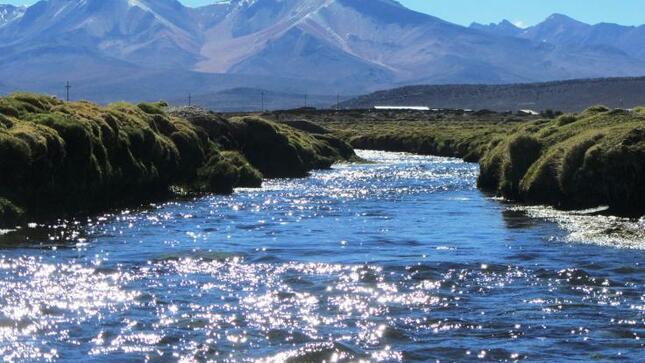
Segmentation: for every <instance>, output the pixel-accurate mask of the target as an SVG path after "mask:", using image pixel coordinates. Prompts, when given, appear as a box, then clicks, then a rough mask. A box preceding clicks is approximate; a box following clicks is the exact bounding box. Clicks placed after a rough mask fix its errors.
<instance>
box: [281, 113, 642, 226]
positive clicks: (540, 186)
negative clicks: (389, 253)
mask: <svg viewBox="0 0 645 363" xmlns="http://www.w3.org/2000/svg"><path fill="white" fill-rule="evenodd" d="M419 116H420V115H416V114H414V113H407V112H402V113H395V112H391V113H390V115H387V114H384V113H380V114H376V113H374V112H373V111H363V112H362V114H361V112H360V111H354V112H353V113H347V112H340V113H334V112H331V111H330V112H327V113H326V114H323V113H313V112H312V113H306V112H301V113H284V112H283V113H275V114H274V116H273V117H274V118H276V119H278V120H283V121H289V120H292V119H298V118H300V119H304V120H309V121H312V122H314V123H316V124H318V125H321V126H324V127H326V128H329V129H330V130H333V132H334V133H335V134H336V135H338V136H340V137H341V138H343V139H345V140H347V141H348V142H349V143H350V144H351V145H352V146H354V147H355V148H361V149H374V150H384V151H405V152H412V153H418V154H427V155H437V156H450V157H459V158H462V159H464V160H466V161H470V162H479V163H480V166H481V173H480V176H479V179H478V185H479V187H480V188H482V189H484V190H488V191H492V192H495V193H497V194H498V195H500V196H503V197H505V198H508V199H512V200H515V201H519V202H524V203H529V204H549V205H552V206H555V207H558V208H563V209H574V208H591V207H596V206H608V207H609V208H610V212H611V213H615V214H620V215H634V216H642V215H644V214H645V110H644V109H636V110H633V111H627V110H618V109H616V110H610V109H607V108H605V107H601V106H597V107H592V108H589V109H588V110H586V111H584V112H582V113H579V114H567V115H561V116H559V117H557V118H551V119H543V118H536V117H515V116H513V115H509V114H500V113H490V112H480V113H463V112H461V113H457V114H454V113H441V112H435V113H425V114H423V115H422V117H423V118H424V119H421V120H419V118H420V117H419Z"/></svg>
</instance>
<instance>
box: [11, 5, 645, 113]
mask: <svg viewBox="0 0 645 363" xmlns="http://www.w3.org/2000/svg"><path fill="white" fill-rule="evenodd" d="M644 41H645V27H625V26H619V25H615V24H598V25H587V24H584V23H581V22H578V21H575V20H573V19H571V18H568V17H566V16H562V15H554V16H551V17H550V18H548V19H547V20H546V21H544V22H543V23H541V24H538V25H536V26H534V27H531V28H527V29H521V28H518V27H516V26H514V25H513V24H511V23H509V22H507V21H505V22H502V23H500V24H489V25H481V24H473V25H471V26H470V27H464V26H460V25H456V24H452V23H449V22H446V21H444V20H441V19H439V18H436V17H433V16H430V15H426V14H422V13H418V12H414V11H412V10H410V9H408V8H406V7H404V6H403V5H401V4H400V3H398V2H397V1H394V0H230V1H219V2H215V3H213V4H212V5H208V6H203V7H198V8H191V7H186V6H184V5H182V4H181V3H180V2H178V1H176V0H109V1H106V0H42V1H39V2H37V3H36V4H34V5H32V6H30V7H14V6H10V5H0V82H1V84H0V91H3V90H4V91H10V90H17V89H24V90H33V91H41V92H46V93H51V94H59V95H60V94H62V93H63V91H64V89H63V87H62V86H63V85H64V84H65V82H67V81H70V82H71V83H72V87H73V88H72V95H73V96H74V97H77V98H86V99H92V100H94V101H99V102H109V101H114V100H146V99H160V98H164V99H184V97H185V95H187V94H188V93H193V94H196V95H200V94H201V95H208V94H214V93H221V92H222V91H225V90H229V89H238V90H240V89H243V90H244V92H234V93H235V94H239V95H240V96H239V97H240V99H239V100H238V101H239V102H244V99H245V98H244V97H249V96H248V90H249V89H250V88H258V89H264V90H267V91H268V92H276V93H279V94H288V95H302V94H305V93H309V94H317V95H333V98H335V97H336V96H335V95H336V94H338V93H340V94H343V95H347V94H359V93H364V92H369V91H373V90H377V89H384V88H389V87H396V86H403V85H408V84H449V83H468V84H473V83H490V84H501V83H517V82H536V81H551V80H560V79H573V78H590V77H610V76H637V75H645V49H643V47H640V44H643V42H644ZM291 98H294V100H295V99H298V100H299V99H300V97H297V96H295V97H291ZM323 98H324V97H322V98H321V99H323ZM283 99H286V98H283ZM253 102H255V103H257V102H256V100H254V101H253ZM294 102H295V101H294ZM300 103H301V102H300V101H298V106H300Z"/></svg>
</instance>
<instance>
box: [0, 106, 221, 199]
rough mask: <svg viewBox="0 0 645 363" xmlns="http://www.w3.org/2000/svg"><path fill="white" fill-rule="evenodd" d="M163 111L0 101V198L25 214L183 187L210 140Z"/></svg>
mask: <svg viewBox="0 0 645 363" xmlns="http://www.w3.org/2000/svg"><path fill="white" fill-rule="evenodd" d="M163 106H164V105H163V104H141V105H138V106H136V105H131V104H125V103H117V104H112V105H110V106H107V107H100V106H97V105H95V104H91V103H87V102H77V103H65V102H62V101H60V100H57V99H55V98H51V97H45V96H38V95H31V94H14V95H12V96H9V97H5V98H0V120H2V121H0V123H1V124H2V126H1V127H0V195H3V196H4V197H6V198H8V199H9V200H11V201H14V202H15V203H17V204H19V205H21V206H24V207H25V208H26V209H27V210H30V211H41V210H47V209H50V208H56V209H62V210H84V209H88V208H89V209H91V208H94V207H99V206H109V205H111V204H113V203H114V201H123V200H127V199H129V198H136V199H141V198H148V197H156V196H158V195H161V194H164V193H166V192H167V191H168V186H169V185H171V184H183V183H187V182H189V181H190V180H192V179H193V178H194V177H195V173H196V170H197V169H198V168H199V167H201V165H203V164H204V162H205V160H206V157H207V154H208V153H209V152H210V149H211V144H210V141H209V139H208V137H207V135H206V133H204V132H203V131H201V130H199V129H198V128H196V127H194V126H192V125H191V124H190V123H188V122H187V121H185V120H183V119H180V118H176V117H171V116H168V115H167V114H166V113H165V112H164V111H163V109H162V108H163Z"/></svg>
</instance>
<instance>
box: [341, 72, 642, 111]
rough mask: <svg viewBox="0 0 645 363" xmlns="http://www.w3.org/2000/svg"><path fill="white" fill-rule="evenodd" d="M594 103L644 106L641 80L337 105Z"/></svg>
mask: <svg viewBox="0 0 645 363" xmlns="http://www.w3.org/2000/svg"><path fill="white" fill-rule="evenodd" d="M597 104H603V105H606V106H609V107H620V108H631V107H634V106H640V105H645V77H638V78H603V79H583V80H570V81H559V82H546V83H525V84H508V85H435V86H408V87H402V88H395V89H391V90H386V91H379V92H374V93H370V94H368V95H364V96H360V97H357V98H354V99H351V100H349V101H346V102H343V103H341V107H343V108H372V107H374V106H377V105H387V106H429V107H431V108H462V109H475V110H479V109H490V110H493V111H508V110H520V109H532V110H536V111H543V110H547V109H551V110H559V111H571V112H572V111H580V110H583V109H585V108H587V107H589V106H592V105H597Z"/></svg>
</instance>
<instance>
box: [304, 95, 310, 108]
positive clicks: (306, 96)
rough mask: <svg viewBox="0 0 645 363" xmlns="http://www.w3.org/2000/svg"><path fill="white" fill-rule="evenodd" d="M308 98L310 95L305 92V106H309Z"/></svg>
mask: <svg viewBox="0 0 645 363" xmlns="http://www.w3.org/2000/svg"><path fill="white" fill-rule="evenodd" d="M307 98H309V95H308V94H306V93H305V108H307V101H308V100H307Z"/></svg>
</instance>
